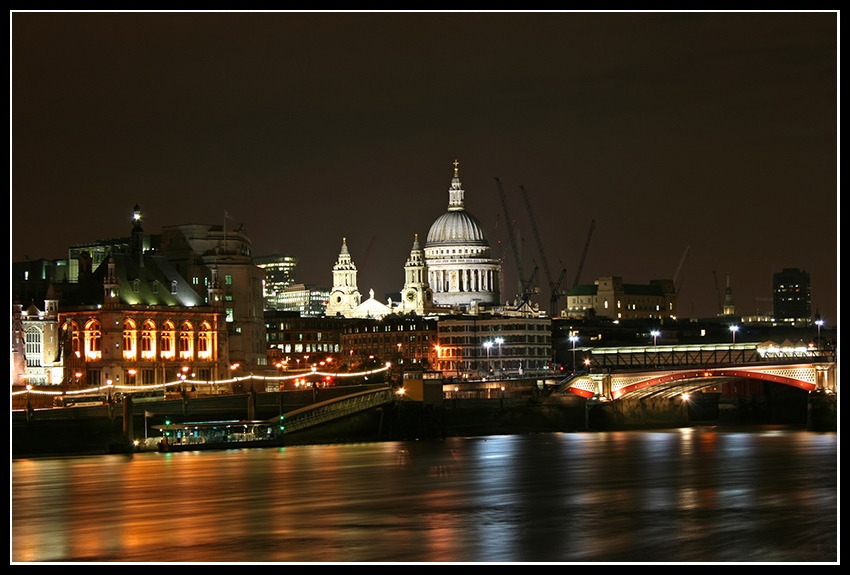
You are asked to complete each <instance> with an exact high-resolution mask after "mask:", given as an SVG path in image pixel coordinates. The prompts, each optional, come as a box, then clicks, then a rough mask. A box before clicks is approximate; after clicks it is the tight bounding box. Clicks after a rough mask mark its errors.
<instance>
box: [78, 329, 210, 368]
mask: <svg viewBox="0 0 850 575" xmlns="http://www.w3.org/2000/svg"><path fill="white" fill-rule="evenodd" d="M63 329H66V330H68V332H69V333H68V334H67V336H68V338H69V339H70V343H71V351H72V352H73V353H74V354H75V355H76V356H77V357H85V359H86V361H98V360H100V359H101V357H102V353H103V349H102V345H103V343H102V339H103V330H102V328H101V324H100V321H98V320H96V319H93V320H90V321H88V322H87V323H86V324H85V326H84V328H83V329H80V327H79V324H78V323H77V322H75V321H70V322H68V324H66V325H65V326H64V327H63ZM215 339H216V337H215V333H214V332H213V331H212V326H211V325H210V323H209V322H206V321H203V322H201V324H200V325H199V326H198V329H197V331H196V330H195V328H194V326H193V325H192V323H191V322H188V321H186V322H183V323H182V324H181V325H180V328H179V329H176V327H175V325H174V323H173V322H171V321H165V322H163V324H162V328H161V329H157V326H156V324H155V323H154V322H153V321H152V320H146V321H145V322H144V323H143V324H142V326H141V330H139V329H138V328H137V325H136V322H135V321H133V320H132V319H127V320H125V321H124V329H123V356H124V359H125V360H128V361H133V360H136V359H142V360H151V361H152V360H156V359H163V360H173V359H176V358H177V357H179V358H180V359H181V360H191V359H199V360H205V361H209V360H212V359H213V350H214V349H215V343H216V342H215Z"/></svg>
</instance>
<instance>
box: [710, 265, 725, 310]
mask: <svg viewBox="0 0 850 575" xmlns="http://www.w3.org/2000/svg"><path fill="white" fill-rule="evenodd" d="M711 273H713V274H714V292H715V293H716V294H717V315H721V314H722V313H723V298H722V297H721V296H720V284H718V283H717V270H713V271H712V272H711Z"/></svg>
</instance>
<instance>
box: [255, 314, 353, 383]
mask: <svg viewBox="0 0 850 575" xmlns="http://www.w3.org/2000/svg"><path fill="white" fill-rule="evenodd" d="M265 321H266V343H267V353H268V362H269V365H271V366H274V367H276V368H277V369H279V370H281V371H289V370H298V369H309V368H310V366H312V365H314V364H315V365H318V364H320V363H324V364H325V365H332V366H338V365H339V360H340V357H341V354H340V334H341V333H342V323H341V322H340V321H339V320H338V319H336V318H323V317H304V316H302V315H300V314H299V313H298V312H291V311H280V310H266V314H265Z"/></svg>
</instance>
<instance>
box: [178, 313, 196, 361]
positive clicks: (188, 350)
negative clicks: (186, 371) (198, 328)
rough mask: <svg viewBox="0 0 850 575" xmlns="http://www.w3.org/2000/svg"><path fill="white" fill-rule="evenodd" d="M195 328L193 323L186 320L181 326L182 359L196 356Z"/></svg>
mask: <svg viewBox="0 0 850 575" xmlns="http://www.w3.org/2000/svg"><path fill="white" fill-rule="evenodd" d="M194 338H195V330H194V328H193V327H192V324H191V323H189V322H188V321H187V322H184V323H183V325H182V326H180V359H192V358H193V357H194V352H195V350H194Z"/></svg>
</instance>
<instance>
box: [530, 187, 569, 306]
mask: <svg viewBox="0 0 850 575" xmlns="http://www.w3.org/2000/svg"><path fill="white" fill-rule="evenodd" d="M519 189H520V190H521V191H522V199H523V200H524V201H525V209H526V210H527V211H528V219H529V220H530V221H531V230H532V231H533V232H534V239H535V240H536V241H537V251H538V252H540V259H541V260H542V261H543V273H545V274H546V281H547V282H549V292H550V298H549V316H550V317H555V314H557V313H558V300H559V299H560V298H561V297H562V296H563V295H564V292H562V291H561V282H562V281H563V279H564V274H565V273H566V270H564V271H563V272H562V273H561V277H560V278H558V281H557V283H556V282H555V281H553V280H552V273H551V272H550V271H549V261H548V260H547V259H546V250H545V249H544V248H543V240H542V239H540V231H539V228H538V227H537V219H536V218H535V217H534V210H533V209H532V208H531V200H530V199H528V192H526V191H525V188H524V187H523V186H520V187H519Z"/></svg>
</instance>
